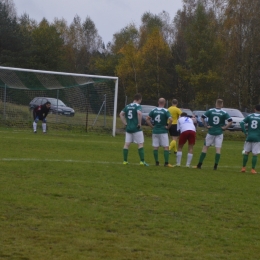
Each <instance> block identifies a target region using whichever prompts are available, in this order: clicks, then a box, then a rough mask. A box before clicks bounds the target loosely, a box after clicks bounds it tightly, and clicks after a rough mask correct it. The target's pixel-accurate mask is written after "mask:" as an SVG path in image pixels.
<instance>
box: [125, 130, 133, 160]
mask: <svg viewBox="0 0 260 260" xmlns="http://www.w3.org/2000/svg"><path fill="white" fill-rule="evenodd" d="M132 142H133V134H130V133H127V132H126V133H125V144H124V148H123V158H124V161H123V164H128V150H129V146H130V144H131V143H132Z"/></svg>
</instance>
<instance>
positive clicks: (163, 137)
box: [153, 133, 169, 147]
mask: <svg viewBox="0 0 260 260" xmlns="http://www.w3.org/2000/svg"><path fill="white" fill-rule="evenodd" d="M159 146H162V147H167V146H169V136H168V133H165V134H153V147H159Z"/></svg>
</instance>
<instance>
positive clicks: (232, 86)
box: [222, 0, 260, 110]
mask: <svg viewBox="0 0 260 260" xmlns="http://www.w3.org/2000/svg"><path fill="white" fill-rule="evenodd" d="M259 8H260V2H259V1H257V0H252V1H246V0H239V1H238V0H231V1H229V4H228V6H227V8H226V12H225V18H224V21H223V25H224V26H223V32H222V34H223V39H224V41H225V46H226V55H225V56H226V63H225V68H224V72H225V79H226V85H227V97H229V98H230V99H229V102H230V103H231V104H232V105H233V106H235V107H239V108H240V109H243V108H249V110H252V107H253V106H254V104H257V103H259V99H260V90H259V83H260V82H259V68H260V55H259V54H260V45H259V41H260V34H259V31H260V17H259V12H258V11H259Z"/></svg>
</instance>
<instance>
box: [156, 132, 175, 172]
mask: <svg viewBox="0 0 260 260" xmlns="http://www.w3.org/2000/svg"><path fill="white" fill-rule="evenodd" d="M159 138H160V145H161V146H162V147H163V148H164V151H163V156H164V166H165V167H173V166H172V165H171V164H169V136H168V134H166V133H165V134H160V135H159Z"/></svg>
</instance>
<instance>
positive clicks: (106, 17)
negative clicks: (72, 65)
mask: <svg viewBox="0 0 260 260" xmlns="http://www.w3.org/2000/svg"><path fill="white" fill-rule="evenodd" d="M13 2H14V4H15V7H16V11H17V14H18V15H19V16H20V15H21V14H23V13H25V12H26V13H27V14H28V15H29V17H30V18H32V19H35V20H36V21H37V22H40V21H41V20H42V18H43V17H45V18H46V19H47V20H48V21H50V22H53V20H54V18H55V17H57V18H59V19H61V18H64V19H65V20H66V21H67V22H68V24H70V23H71V22H72V20H73V18H74V17H75V15H76V14H77V15H78V16H79V17H80V18H81V19H82V21H84V20H85V18H86V17H87V16H89V17H90V18H91V20H92V21H93V22H94V23H95V25H96V28H97V30H98V33H99V35H100V36H101V37H102V39H103V41H104V42H105V44H106V43H108V42H109V41H111V40H112V38H113V34H114V33H116V32H119V31H120V30H121V29H122V28H124V27H125V26H126V25H128V24H130V23H135V24H136V26H138V27H139V25H140V24H141V16H142V15H143V14H144V13H145V12H150V13H152V14H159V13H161V12H162V11H166V12H168V13H169V15H170V18H171V20H172V19H173V18H174V17H175V15H176V13H177V11H178V10H179V9H181V8H182V0H13Z"/></svg>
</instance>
